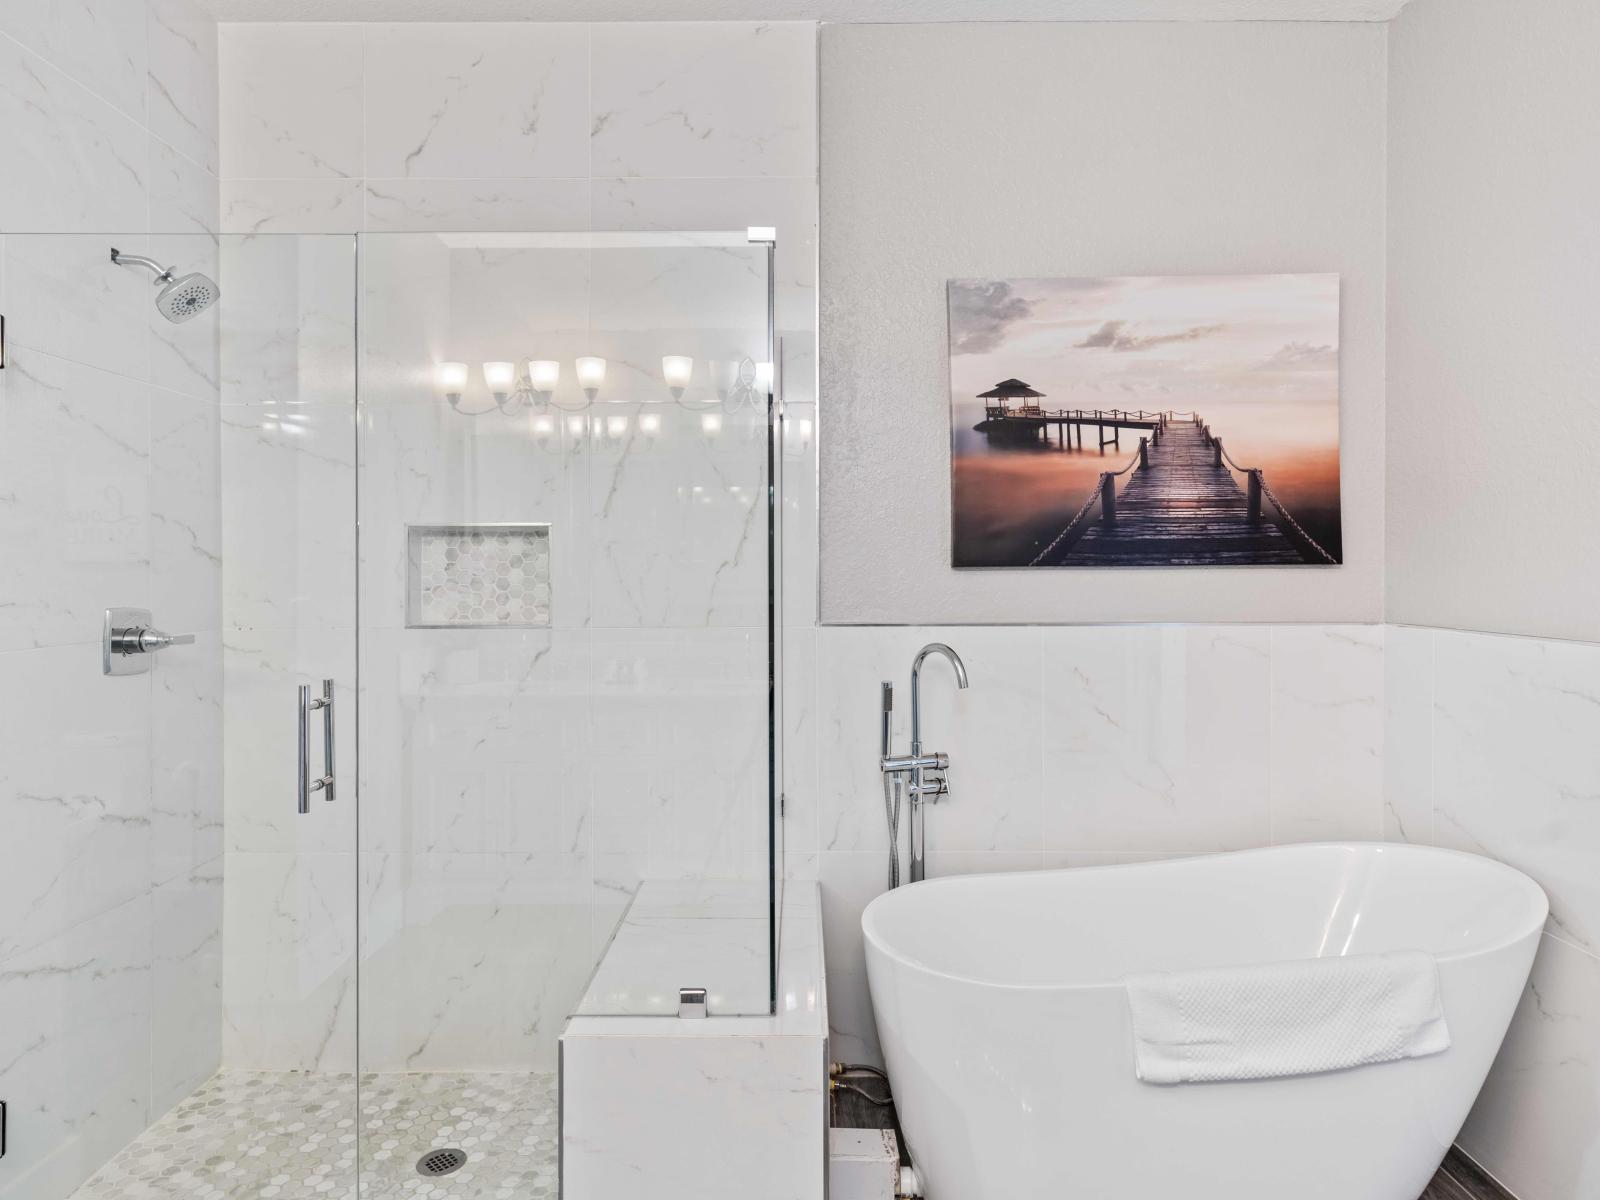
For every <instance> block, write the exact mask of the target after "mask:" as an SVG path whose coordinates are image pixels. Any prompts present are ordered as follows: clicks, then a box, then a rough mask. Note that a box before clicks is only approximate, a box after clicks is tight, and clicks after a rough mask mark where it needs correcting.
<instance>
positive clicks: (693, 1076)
mask: <svg viewBox="0 0 1600 1200" xmlns="http://www.w3.org/2000/svg"><path fill="white" fill-rule="evenodd" d="M678 887H679V889H680V891H681V887H682V885H678ZM651 888H652V885H651V884H649V883H646V884H644V885H642V886H641V888H640V892H639V895H638V896H637V897H636V899H635V901H634V904H635V906H639V905H643V906H644V909H645V910H648V909H649V908H650V906H651V905H653V904H659V903H660V902H661V900H662V899H663V898H661V897H657V896H655V895H653V894H652V891H651ZM665 899H667V900H668V901H669V903H668V909H669V910H670V911H671V912H674V913H677V914H680V915H677V916H673V917H668V918H665V919H672V920H686V919H694V918H689V917H686V916H683V915H682V914H684V913H686V912H687V911H688V909H687V908H686V907H685V906H684V905H683V903H682V897H681V895H674V896H672V897H670V898H665ZM719 911H721V910H719ZM728 911H729V912H730V915H729V916H727V917H722V918H718V917H715V916H707V917H703V918H700V919H701V920H702V921H703V922H704V923H705V924H707V925H712V924H727V925H733V926H740V925H744V924H745V923H746V922H744V921H742V920H740V919H739V912H738V911H736V910H728ZM736 949H737V947H736ZM629 951H630V943H629V942H627V941H626V940H619V941H617V942H614V943H613V946H612V948H611V950H610V951H609V952H608V954H607V960H610V959H612V958H613V957H614V956H617V955H619V954H622V955H626V954H628V953H629ZM600 971H601V974H602V975H603V976H605V977H608V978H611V979H615V978H617V977H619V976H624V975H626V974H627V964H626V963H619V962H611V961H606V962H602V964H601V968H600ZM597 983H598V977H597ZM685 983H686V984H687V983H688V981H687V980H685ZM586 1007H588V1006H587V1005H586ZM712 1012H713V1015H712V1016H709V1017H707V1018H706V1019H704V1020H680V1019H678V1018H676V1017H603V1016H586V1015H581V1013H580V1015H578V1016H575V1017H573V1018H572V1019H571V1020H570V1021H568V1022H567V1028H566V1031H565V1032H564V1033H563V1034H562V1037H561V1176H562V1186H561V1194H562V1196H563V1197H565V1200H632V1197H635V1196H638V1195H640V1194H644V1193H647V1194H649V1195H650V1196H652V1197H654V1198H656V1200H679V1198H682V1200H747V1198H748V1197H749V1196H752V1195H757V1194H759V1195H761V1196H763V1197H766V1198H767V1200H820V1197H821V1196H822V1195H823V1188H824V1174H825V1172H826V1168H827V1146H828V1143H827V1136H828V1067H827V1064H828V1036H827V1035H828V1005H827V989H826V985H825V983H824V979H823V969H822V914H821V907H820V902H819V897H818V892H817V886H816V884H814V883H790V884H789V885H788V887H787V888H786V890H785V895H784V901H783V912H782V938H781V945H780V949H779V961H778V1012H777V1013H776V1014H774V1015H772V1016H758V1017H732V1016H730V1017H718V1016H716V1015H715V1005H714V1004H713V1007H712Z"/></svg>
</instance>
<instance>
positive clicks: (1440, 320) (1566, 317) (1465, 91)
mask: <svg viewBox="0 0 1600 1200" xmlns="http://www.w3.org/2000/svg"><path fill="white" fill-rule="evenodd" d="M1391 38H1392V53H1393V61H1392V63H1391V69H1390V88H1391V106H1392V113H1391V135H1390V139H1391V140H1390V184H1389V191H1390V208H1389V230H1390V232H1389V244H1390V248H1389V254H1390V281H1389V289H1390V290H1389V311H1390V320H1389V395H1390V399H1391V402H1390V405H1389V528H1388V541H1389V571H1388V616H1389V619H1390V620H1393V621H1396V622H1401V623H1406V624H1414V625H1442V626H1450V627H1454V628H1461V629H1485V630H1492V631H1497V632H1503V633H1524V634H1538V635H1543V636H1548V637H1561V638H1575V639H1584V640H1589V641H1595V640H1600V570H1597V568H1596V565H1595V563H1596V550H1595V546H1596V531H1597V530H1600V486H1597V485H1596V473H1597V471H1600V338H1597V335H1596V324H1597V322H1600V219H1597V218H1596V207H1595V197H1596V196H1597V195H1600V150H1597V145H1596V137H1597V134H1596V130H1597V128H1600V115H1597V114H1600V77H1597V75H1596V74H1595V52H1596V48H1597V47H1600V6H1597V5H1596V4H1595V3H1594V2H1593V0H1548V2H1547V3H1540V4H1531V5H1530V4H1523V3H1517V2H1516V0H1448V2H1447V0H1421V2H1419V3H1417V4H1416V5H1414V6H1413V7H1411V8H1410V9H1408V10H1407V11H1406V13H1405V15H1404V17H1403V18H1402V19H1401V20H1400V21H1399V22H1397V23H1396V24H1395V25H1394V27H1393V32H1392V34H1391Z"/></svg>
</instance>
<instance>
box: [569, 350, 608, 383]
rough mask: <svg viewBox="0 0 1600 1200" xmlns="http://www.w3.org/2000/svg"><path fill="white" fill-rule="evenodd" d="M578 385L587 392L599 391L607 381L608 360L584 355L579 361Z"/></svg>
mask: <svg viewBox="0 0 1600 1200" xmlns="http://www.w3.org/2000/svg"><path fill="white" fill-rule="evenodd" d="M576 365H577V368H578V386H579V387H581V388H583V390H584V391H586V392H597V391H599V390H600V387H601V385H602V384H604V383H605V381H606V360H605V359H603V358H591V357H587V356H586V357H584V358H580V359H579V360H578V361H577V364H576Z"/></svg>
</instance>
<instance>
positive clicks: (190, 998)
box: [150, 857, 223, 1120]
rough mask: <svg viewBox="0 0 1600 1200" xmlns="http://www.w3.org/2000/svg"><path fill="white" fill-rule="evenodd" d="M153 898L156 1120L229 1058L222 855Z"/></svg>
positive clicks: (153, 1095)
mask: <svg viewBox="0 0 1600 1200" xmlns="http://www.w3.org/2000/svg"><path fill="white" fill-rule="evenodd" d="M151 903H152V931H153V942H152V944H153V948H154V953H153V960H152V974H151V994H152V997H153V1001H154V1003H153V1008H152V1013H153V1019H152V1025H151V1035H150V1049H151V1054H150V1069H151V1077H150V1117H151V1119H152V1120H154V1119H155V1118H156V1117H158V1116H160V1115H161V1114H162V1113H164V1112H166V1111H167V1110H168V1109H170V1108H171V1107H172V1106H173V1105H174V1104H176V1103H178V1101H180V1100H182V1099H183V1098H184V1097H185V1096H187V1095H188V1094H189V1093H190V1092H192V1091H194V1089H195V1088H197V1087H199V1086H200V1084H202V1083H204V1082H205V1081H206V1080H207V1079H209V1078H210V1077H211V1076H212V1075H213V1074H215V1073H216V1070H217V1068H218V1067H219V1066H220V1065H221V1063H222V955H223V943H222V919H223V918H222V907H223V893H222V859H221V858H220V857H218V858H214V859H212V860H211V861H209V862H206V863H202V864H200V865H199V866H197V867H194V868H193V869H191V870H188V871H185V872H184V873H183V874H182V875H179V876H177V877H176V878H174V879H170V880H168V881H167V882H165V883H163V884H162V885H161V886H160V887H158V888H156V890H155V892H154V894H153V896H152V898H151Z"/></svg>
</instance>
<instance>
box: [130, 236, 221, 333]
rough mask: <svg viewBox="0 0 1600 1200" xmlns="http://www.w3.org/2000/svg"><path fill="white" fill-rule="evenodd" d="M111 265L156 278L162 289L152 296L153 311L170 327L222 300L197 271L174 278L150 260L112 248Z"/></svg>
mask: <svg viewBox="0 0 1600 1200" xmlns="http://www.w3.org/2000/svg"><path fill="white" fill-rule="evenodd" d="M111 261H112V262H114V263H116V264H117V266H119V267H143V268H144V269H145V270H147V271H149V272H150V273H151V274H152V275H154V276H155V277H156V278H155V282H156V283H158V284H164V285H165V286H164V287H162V289H161V290H160V291H159V292H157V293H156V308H157V310H159V311H160V313H161V315H162V316H163V317H165V318H166V319H167V320H169V321H171V322H173V324H179V323H181V322H184V321H187V320H189V318H191V317H198V316H199V315H200V314H201V313H203V312H205V310H206V309H208V308H210V307H211V306H212V305H213V304H215V303H216V302H217V301H218V300H219V299H220V298H221V297H222V289H221V288H219V287H218V286H217V285H216V284H215V283H214V282H213V281H212V280H211V278H210V277H209V276H206V275H202V274H200V273H199V272H198V271H194V272H191V273H190V274H188V275H174V274H173V273H172V270H173V269H172V268H171V267H163V266H162V265H161V264H160V263H158V262H157V261H156V260H155V259H153V258H146V257H145V256H144V255H142V254H124V253H123V252H122V251H120V250H118V249H117V248H116V247H115V246H113V247H111Z"/></svg>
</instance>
